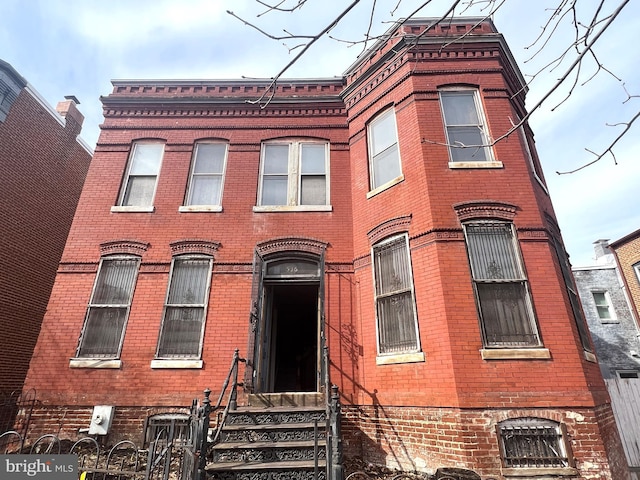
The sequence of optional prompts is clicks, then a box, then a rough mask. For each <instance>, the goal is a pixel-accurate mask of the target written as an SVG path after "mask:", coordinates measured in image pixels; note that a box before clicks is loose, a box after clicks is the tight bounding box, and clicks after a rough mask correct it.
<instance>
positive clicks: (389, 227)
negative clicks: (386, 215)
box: [367, 214, 411, 245]
mask: <svg viewBox="0 0 640 480" xmlns="http://www.w3.org/2000/svg"><path fill="white" fill-rule="evenodd" d="M410 224H411V214H409V215H403V216H401V217H395V218H392V219H389V220H385V221H384V222H382V223H381V224H379V225H377V226H376V227H373V228H372V229H371V230H369V231H368V232H367V237H369V243H371V245H373V244H374V243H377V242H379V241H380V240H382V239H383V238H386V237H388V236H390V235H393V234H395V233H400V232H408V231H409V225H410Z"/></svg>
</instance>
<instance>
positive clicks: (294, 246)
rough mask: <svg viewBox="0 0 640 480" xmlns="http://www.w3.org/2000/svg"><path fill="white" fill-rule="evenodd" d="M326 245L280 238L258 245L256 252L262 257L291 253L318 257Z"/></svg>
mask: <svg viewBox="0 0 640 480" xmlns="http://www.w3.org/2000/svg"><path fill="white" fill-rule="evenodd" d="M328 245H329V244H328V243H326V242H323V241H321V240H316V239H314V238H307V237H282V238H275V239H272V240H267V241H264V242H261V243H258V244H257V245H256V252H257V253H258V255H260V256H262V257H265V256H268V255H274V254H277V253H283V252H291V251H296V252H305V253H310V254H312V255H315V256H318V257H319V256H320V255H322V254H323V253H324V251H325V250H326V249H327V246H328Z"/></svg>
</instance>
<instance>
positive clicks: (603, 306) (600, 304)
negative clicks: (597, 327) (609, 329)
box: [591, 292, 616, 321]
mask: <svg viewBox="0 0 640 480" xmlns="http://www.w3.org/2000/svg"><path fill="white" fill-rule="evenodd" d="M591 293H593V301H594V302H595V304H596V310H597V311H598V318H600V320H602V321H607V320H609V321H611V320H615V319H616V312H615V311H614V310H613V305H612V304H611V297H610V296H609V292H591Z"/></svg>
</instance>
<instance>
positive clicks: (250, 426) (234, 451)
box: [206, 406, 327, 480]
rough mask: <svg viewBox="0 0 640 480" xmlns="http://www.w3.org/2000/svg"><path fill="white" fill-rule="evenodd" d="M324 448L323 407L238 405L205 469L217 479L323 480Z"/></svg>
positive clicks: (231, 413)
mask: <svg viewBox="0 0 640 480" xmlns="http://www.w3.org/2000/svg"><path fill="white" fill-rule="evenodd" d="M326 446H327V441H326V413H325V410H324V408H320V407H317V406H303V407H299V406H294V407H270V408H266V407H262V406H260V407H256V406H249V407H238V409H237V410H232V411H230V412H229V414H228V417H227V421H226V422H225V426H224V427H223V428H222V432H221V436H220V443H217V444H216V445H214V446H213V447H212V454H213V455H212V457H211V460H212V462H211V463H209V464H208V465H207V468H206V470H207V473H208V476H209V478H210V479H218V480H314V479H317V480H325V479H326Z"/></svg>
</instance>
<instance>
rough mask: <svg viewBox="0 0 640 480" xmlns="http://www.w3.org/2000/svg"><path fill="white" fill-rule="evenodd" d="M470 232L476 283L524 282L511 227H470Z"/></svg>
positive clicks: (468, 232)
mask: <svg viewBox="0 0 640 480" xmlns="http://www.w3.org/2000/svg"><path fill="white" fill-rule="evenodd" d="M466 231H467V241H468V248H469V257H470V259H471V269H472V271H473V278H474V280H521V279H524V272H523V271H522V269H521V267H520V262H519V258H518V253H517V252H516V249H515V245H514V243H513V230H512V228H511V225H510V224H506V223H488V224H475V225H467V227H466Z"/></svg>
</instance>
